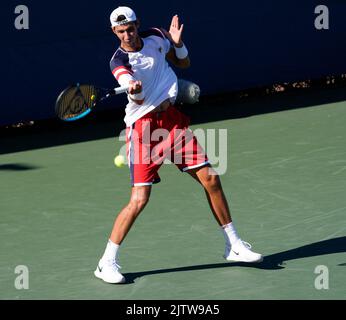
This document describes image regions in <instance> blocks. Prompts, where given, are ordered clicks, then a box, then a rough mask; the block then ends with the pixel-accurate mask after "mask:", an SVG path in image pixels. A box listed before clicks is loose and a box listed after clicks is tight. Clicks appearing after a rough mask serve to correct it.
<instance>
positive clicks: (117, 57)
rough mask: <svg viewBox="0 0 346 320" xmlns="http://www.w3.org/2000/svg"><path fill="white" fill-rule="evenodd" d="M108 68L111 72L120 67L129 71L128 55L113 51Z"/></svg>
mask: <svg viewBox="0 0 346 320" xmlns="http://www.w3.org/2000/svg"><path fill="white" fill-rule="evenodd" d="M109 66H110V68H111V71H112V72H113V70H114V69H116V68H118V67H121V66H122V67H125V68H127V69H129V70H131V65H130V62H129V54H128V53H127V52H124V51H123V50H121V49H120V48H119V49H118V50H117V51H115V53H114V55H113V57H112V59H111V61H110V62H109Z"/></svg>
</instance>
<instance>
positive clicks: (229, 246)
mask: <svg viewBox="0 0 346 320" xmlns="http://www.w3.org/2000/svg"><path fill="white" fill-rule="evenodd" d="M186 172H188V173H189V174H190V176H191V177H193V178H194V179H195V180H196V181H197V182H199V183H200V184H201V185H202V186H203V188H204V190H205V193H206V196H207V199H208V202H209V206H210V209H211V211H212V212H213V214H214V217H215V219H216V221H217V222H218V223H219V225H220V227H221V230H222V233H223V235H224V238H225V241H226V247H225V254H224V258H225V259H226V260H228V261H243V262H260V261H262V260H263V257H262V255H261V254H259V253H256V252H253V251H251V250H250V248H251V246H250V245H249V244H248V243H246V242H244V241H242V240H241V239H240V237H239V236H238V233H237V231H236V229H235V226H234V224H233V222H232V218H231V215H230V211H229V206H228V203H227V200H226V197H225V195H224V192H223V190H222V185H221V181H220V177H219V176H218V175H217V173H216V172H215V170H213V169H212V168H211V167H210V166H203V167H199V168H195V169H190V170H187V171H186Z"/></svg>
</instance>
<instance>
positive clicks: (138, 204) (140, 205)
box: [128, 197, 149, 214]
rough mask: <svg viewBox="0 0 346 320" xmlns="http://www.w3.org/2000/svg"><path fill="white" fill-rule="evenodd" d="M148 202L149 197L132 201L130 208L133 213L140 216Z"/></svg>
mask: <svg viewBox="0 0 346 320" xmlns="http://www.w3.org/2000/svg"><path fill="white" fill-rule="evenodd" d="M148 201H149V197H140V198H135V199H131V200H130V203H129V205H128V207H129V208H130V210H131V211H133V212H135V214H139V213H140V212H141V211H142V210H143V209H144V207H145V206H146V205H147V203H148Z"/></svg>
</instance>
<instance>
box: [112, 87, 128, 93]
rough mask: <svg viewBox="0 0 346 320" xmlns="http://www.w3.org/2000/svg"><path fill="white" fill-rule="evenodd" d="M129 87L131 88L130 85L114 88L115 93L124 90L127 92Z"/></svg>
mask: <svg viewBox="0 0 346 320" xmlns="http://www.w3.org/2000/svg"><path fill="white" fill-rule="evenodd" d="M128 89H129V87H128V86H124V87H118V88H114V89H113V94H120V93H124V92H126V91H127V90H128Z"/></svg>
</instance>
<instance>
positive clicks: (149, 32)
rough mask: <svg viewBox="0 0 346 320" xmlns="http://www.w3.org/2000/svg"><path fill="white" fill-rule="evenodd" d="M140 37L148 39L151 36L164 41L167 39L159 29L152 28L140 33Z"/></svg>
mask: <svg viewBox="0 0 346 320" xmlns="http://www.w3.org/2000/svg"><path fill="white" fill-rule="evenodd" d="M139 36H140V37H141V38H147V37H150V36H157V37H160V38H162V39H166V36H165V35H164V33H163V32H162V31H161V30H160V29H159V28H150V29H148V30H146V31H141V32H140V33H139Z"/></svg>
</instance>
